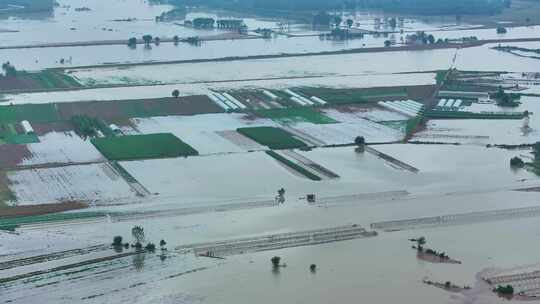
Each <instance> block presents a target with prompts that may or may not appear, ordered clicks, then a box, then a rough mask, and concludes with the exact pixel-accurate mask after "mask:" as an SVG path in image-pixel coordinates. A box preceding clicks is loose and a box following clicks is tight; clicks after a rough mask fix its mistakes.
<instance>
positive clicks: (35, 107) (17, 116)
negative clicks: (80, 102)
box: [0, 104, 60, 123]
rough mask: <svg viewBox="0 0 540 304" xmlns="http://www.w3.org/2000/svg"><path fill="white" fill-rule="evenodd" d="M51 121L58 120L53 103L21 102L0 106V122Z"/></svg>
mask: <svg viewBox="0 0 540 304" xmlns="http://www.w3.org/2000/svg"><path fill="white" fill-rule="evenodd" d="M23 120H28V121H30V122H53V121H58V120H60V118H59V115H58V112H57V111H56V105H54V104H22V105H9V106H0V123H13V122H20V121H23Z"/></svg>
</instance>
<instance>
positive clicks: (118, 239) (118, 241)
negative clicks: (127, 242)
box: [112, 235, 123, 247]
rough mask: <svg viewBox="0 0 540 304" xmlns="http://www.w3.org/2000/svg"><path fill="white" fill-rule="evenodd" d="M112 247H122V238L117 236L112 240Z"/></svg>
mask: <svg viewBox="0 0 540 304" xmlns="http://www.w3.org/2000/svg"><path fill="white" fill-rule="evenodd" d="M112 245H113V246H114V247H119V246H122V245H123V244H122V237H121V236H119V235H117V236H115V237H114V238H113V242H112Z"/></svg>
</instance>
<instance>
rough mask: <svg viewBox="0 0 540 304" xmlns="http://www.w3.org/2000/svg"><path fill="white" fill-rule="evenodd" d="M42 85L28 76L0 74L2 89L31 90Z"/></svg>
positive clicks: (0, 87) (0, 88)
mask: <svg viewBox="0 0 540 304" xmlns="http://www.w3.org/2000/svg"><path fill="white" fill-rule="evenodd" d="M36 88H41V85H40V84H39V83H38V82H37V81H35V80H33V79H30V78H28V77H12V76H0V90H29V89H36Z"/></svg>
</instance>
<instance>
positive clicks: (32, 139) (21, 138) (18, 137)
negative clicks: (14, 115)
mask: <svg viewBox="0 0 540 304" xmlns="http://www.w3.org/2000/svg"><path fill="white" fill-rule="evenodd" d="M0 140H2V142H3V143H6V144H30V143H37V142H39V139H38V137H37V135H36V134H25V133H21V134H19V133H18V132H17V130H16V128H15V124H14V123H7V124H6V123H0Z"/></svg>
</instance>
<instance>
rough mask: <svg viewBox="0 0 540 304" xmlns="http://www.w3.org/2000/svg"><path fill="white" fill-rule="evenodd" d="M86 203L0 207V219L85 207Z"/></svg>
mask: <svg viewBox="0 0 540 304" xmlns="http://www.w3.org/2000/svg"><path fill="white" fill-rule="evenodd" d="M87 207H88V205H86V204H83V203H80V202H62V203H56V204H41V205H30V206H15V207H0V219H5V218H12V217H20V216H32V215H43V214H49V213H55V212H63V211H69V210H77V209H83V208H87Z"/></svg>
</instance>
